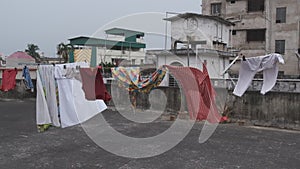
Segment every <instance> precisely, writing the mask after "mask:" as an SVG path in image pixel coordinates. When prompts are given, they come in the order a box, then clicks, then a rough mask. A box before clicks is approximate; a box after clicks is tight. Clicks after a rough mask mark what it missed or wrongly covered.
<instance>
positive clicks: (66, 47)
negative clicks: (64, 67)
mask: <svg viewBox="0 0 300 169" xmlns="http://www.w3.org/2000/svg"><path fill="white" fill-rule="evenodd" d="M73 50H74V47H73V45H71V44H64V43H60V44H58V45H57V54H58V55H59V56H61V57H62V58H63V59H64V62H65V63H67V62H68V60H69V53H70V52H71V51H73Z"/></svg>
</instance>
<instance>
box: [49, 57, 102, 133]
mask: <svg viewBox="0 0 300 169" xmlns="http://www.w3.org/2000/svg"><path fill="white" fill-rule="evenodd" d="M78 66H80V67H81V68H82V67H88V64H87V63H85V62H77V63H69V64H60V65H55V78H56V80H57V84H58V91H59V92H58V95H59V109H60V118H61V125H62V127H63V128H64V127H68V126H73V125H76V124H79V123H82V122H84V121H86V120H88V119H90V118H92V117H94V116H95V115H97V114H98V113H100V112H102V111H104V110H105V109H106V108H107V107H106V104H105V103H104V101H103V100H96V101H89V100H87V99H85V94H84V91H83V90H82V83H81V81H80V80H77V79H76V77H78V74H80V72H79V70H78V69H77V68H78ZM72 71H73V72H72ZM67 72H68V73H67ZM72 75H73V76H72Z"/></svg>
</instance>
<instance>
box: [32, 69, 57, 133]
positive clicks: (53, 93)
mask: <svg viewBox="0 0 300 169" xmlns="http://www.w3.org/2000/svg"><path fill="white" fill-rule="evenodd" d="M36 74H37V82H36V90H37V96H36V121H37V125H49V124H51V125H53V126H56V127H60V122H59V110H58V100H57V94H58V93H57V85H56V83H55V78H54V66H52V65H40V66H39V67H38V69H37V73H36Z"/></svg>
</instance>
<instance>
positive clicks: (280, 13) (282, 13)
mask: <svg viewBox="0 0 300 169" xmlns="http://www.w3.org/2000/svg"><path fill="white" fill-rule="evenodd" d="M285 21H286V7H283V8H276V23H285Z"/></svg>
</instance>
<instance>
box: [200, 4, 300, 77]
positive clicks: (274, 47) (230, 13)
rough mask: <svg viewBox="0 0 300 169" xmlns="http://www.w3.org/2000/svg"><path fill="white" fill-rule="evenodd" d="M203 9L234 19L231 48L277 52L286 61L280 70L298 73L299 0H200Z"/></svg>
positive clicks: (253, 52)
mask: <svg viewBox="0 0 300 169" xmlns="http://www.w3.org/2000/svg"><path fill="white" fill-rule="evenodd" d="M202 13H203V14H204V15H217V16H220V17H222V18H224V19H226V20H229V21H231V22H233V23H235V26H233V27H232V30H231V35H230V39H231V42H230V47H231V48H232V50H236V51H237V52H239V53H242V54H243V55H245V56H246V57H251V56H258V55H264V54H267V53H273V52H276V53H280V54H282V55H283V56H284V58H285V61H286V64H285V65H283V66H281V67H280V71H282V73H284V74H286V75H299V73H300V67H299V59H300V58H299V57H297V55H296V54H295V53H296V52H297V51H298V49H299V48H300V35H299V30H300V0H286V1H283V0H202ZM299 52H300V51H299Z"/></svg>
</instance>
